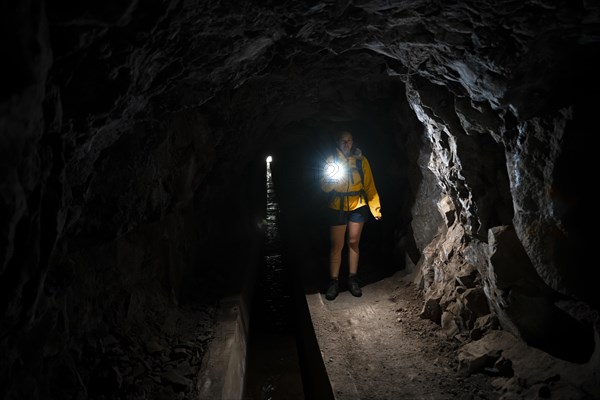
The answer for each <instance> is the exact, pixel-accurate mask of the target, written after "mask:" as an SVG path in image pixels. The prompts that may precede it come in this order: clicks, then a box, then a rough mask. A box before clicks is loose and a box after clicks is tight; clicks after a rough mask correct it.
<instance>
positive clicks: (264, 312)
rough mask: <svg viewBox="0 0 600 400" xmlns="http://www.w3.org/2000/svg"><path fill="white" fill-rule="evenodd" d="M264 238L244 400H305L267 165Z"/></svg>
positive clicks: (288, 287) (251, 323) (276, 206)
mask: <svg viewBox="0 0 600 400" xmlns="http://www.w3.org/2000/svg"><path fill="white" fill-rule="evenodd" d="M266 186H267V196H266V234H265V243H264V249H263V257H262V262H261V263H260V264H261V265H260V266H259V271H258V274H257V283H256V288H255V293H254V298H253V301H252V310H251V318H250V336H249V340H248V354H247V363H246V381H245V385H244V400H277V399H286V400H295V399H304V398H305V396H304V392H303V386H302V374H301V371H300V363H299V358H298V349H297V344H296V333H297V330H296V316H295V314H296V311H295V308H294V300H293V297H292V296H293V294H292V289H291V287H290V286H291V282H290V275H289V271H287V270H286V268H285V265H284V263H283V257H282V246H281V241H280V240H281V239H280V236H279V231H278V227H277V217H278V214H279V205H278V203H277V197H276V194H275V188H274V185H273V177H272V174H271V165H270V162H268V161H267V176H266Z"/></svg>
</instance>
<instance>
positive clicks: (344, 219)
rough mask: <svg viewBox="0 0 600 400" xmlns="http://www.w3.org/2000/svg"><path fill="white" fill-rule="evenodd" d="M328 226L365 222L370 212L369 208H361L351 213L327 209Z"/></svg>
mask: <svg viewBox="0 0 600 400" xmlns="http://www.w3.org/2000/svg"><path fill="white" fill-rule="evenodd" d="M327 212H328V214H327V216H328V222H329V225H346V224H347V223H348V222H366V221H367V219H368V218H369V214H370V213H371V210H369V206H362V207H359V208H357V209H356V210H352V211H340V210H333V209H331V208H330V209H328V210H327Z"/></svg>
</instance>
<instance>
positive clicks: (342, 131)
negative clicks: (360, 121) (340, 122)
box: [335, 129, 354, 141]
mask: <svg viewBox="0 0 600 400" xmlns="http://www.w3.org/2000/svg"><path fill="white" fill-rule="evenodd" d="M345 134H348V135H350V136H352V137H354V135H353V134H352V132H350V131H349V130H348V129H340V130H339V131H337V133H336V134H335V140H336V141H338V140H340V139H341V137H342V136H343V135H345Z"/></svg>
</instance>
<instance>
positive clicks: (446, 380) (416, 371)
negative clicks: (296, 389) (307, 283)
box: [307, 273, 499, 400]
mask: <svg viewBox="0 0 600 400" xmlns="http://www.w3.org/2000/svg"><path fill="white" fill-rule="evenodd" d="M307 301H308V304H309V308H310V312H311V318H312V320H313V325H314V327H315V332H316V335H317V339H318V341H319V346H320V348H321V352H322V356H323V360H324V362H325V366H326V368H327V372H328V374H329V377H330V381H331V384H332V387H333V391H334V394H335V396H336V399H338V400H349V399H352V400H354V399H369V400H376V399H382V400H383V399H385V400H388V399H436V400H438V399H439V400H445V399H465V400H466V399H498V398H499V394H498V393H496V392H495V391H494V389H493V388H492V387H491V386H490V384H489V380H490V379H489V377H487V376H484V375H474V376H471V377H465V378H463V377H461V376H460V375H459V374H458V372H457V366H458V365H457V358H456V350H457V349H458V347H459V346H460V345H461V343H459V342H458V341H456V340H447V339H445V338H444V337H442V336H441V334H440V330H439V326H438V325H436V324H435V323H433V322H431V321H429V320H424V319H421V318H420V317H419V313H420V310H421V307H422V301H421V298H420V296H419V295H418V293H417V291H416V289H415V287H414V285H413V284H412V283H411V278H410V276H403V275H402V274H401V273H396V274H395V275H394V276H392V277H390V278H386V279H383V280H381V281H378V282H375V283H372V284H369V285H366V286H364V287H363V296H362V297H360V298H356V297H353V296H352V295H350V293H349V292H342V293H340V295H339V296H338V298H337V299H335V300H334V301H328V300H326V299H325V297H324V295H322V294H319V293H316V294H309V295H307Z"/></svg>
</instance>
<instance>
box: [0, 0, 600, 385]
mask: <svg viewBox="0 0 600 400" xmlns="http://www.w3.org/2000/svg"><path fill="white" fill-rule="evenodd" d="M2 7H3V8H2V13H1V15H2V17H1V18H2V24H1V26H2V28H1V29H2V32H3V37H9V38H15V40H9V41H4V42H3V46H5V48H6V54H9V55H10V56H9V57H7V61H6V66H7V70H8V73H6V74H4V75H3V76H2V78H1V82H2V93H1V96H2V97H1V98H0V109H1V113H0V118H1V119H0V124H1V125H0V126H1V129H2V134H1V135H0V140H1V146H0V151H1V152H2V153H1V157H0V166H1V169H0V174H1V175H0V176H1V179H2V180H1V184H2V199H1V201H2V210H3V218H2V221H3V227H2V233H1V240H2V243H3V245H2V246H1V248H2V252H1V253H0V254H1V257H2V258H1V259H2V269H1V270H0V286H1V289H2V290H1V293H2V294H1V296H2V297H1V301H0V304H1V306H2V309H3V317H2V324H1V326H2V335H1V338H2V339H1V343H0V346H1V347H0V348H1V349H2V354H3V359H4V361H3V363H2V366H1V368H2V371H1V372H2V376H4V377H5V379H4V380H3V383H2V385H3V389H2V390H3V394H4V393H18V391H20V390H28V391H29V394H30V395H31V396H34V397H35V396H36V393H37V394H38V395H39V394H40V393H46V392H47V391H48V390H50V387H51V385H52V380H53V379H58V378H59V377H57V376H54V375H53V374H54V373H55V371H63V372H60V374H61V377H60V379H66V380H67V381H68V382H70V383H72V384H73V385H74V386H77V381H78V379H80V377H79V378H78V376H77V373H76V371H77V367H75V366H76V365H81V364H84V363H85V362H84V361H85V359H84V357H83V354H84V352H83V351H82V350H81V349H82V348H83V344H82V343H84V342H85V340H84V337H88V336H89V335H90V333H92V332H96V335H97V336H98V338H99V337H101V336H102V337H105V336H106V335H107V334H108V333H109V332H110V331H111V330H112V329H113V328H116V327H122V326H125V325H123V322H124V321H129V322H130V323H131V325H130V326H131V327H132V328H131V329H133V327H135V326H136V324H141V326H148V324H149V323H150V322H149V321H148V319H147V318H151V320H152V321H155V322H156V321H161V320H163V321H167V322H165V323H164V324H163V326H162V327H158V328H157V332H159V331H169V330H171V329H173V328H172V326H173V324H172V323H171V322H169V321H168V320H167V319H168V315H169V313H170V312H171V311H172V310H173V309H174V308H175V307H176V306H177V304H178V302H180V301H182V300H183V299H184V298H187V297H188V296H192V295H197V294H199V293H200V294H201V295H202V296H200V297H205V300H206V299H208V301H210V299H213V298H214V296H213V292H216V293H214V295H215V296H216V295H218V294H222V293H227V292H234V291H236V290H239V289H240V287H241V286H242V285H243V284H244V283H243V281H244V270H243V269H241V270H240V268H241V267H240V263H239V260H238V259H237V258H236V257H237V256H239V255H240V254H243V253H244V252H243V251H241V252H239V253H237V254H232V253H231V252H229V251H228V250H227V249H228V244H230V243H232V242H234V243H238V244H240V246H241V248H242V249H246V250H247V251H248V253H250V254H251V253H252V252H253V251H255V246H256V243H254V242H253V241H252V240H249V239H253V240H256V227H255V224H256V220H255V217H254V216H255V215H256V214H257V212H256V209H257V208H256V207H258V206H257V205H256V204H254V203H252V202H249V203H248V202H245V201H243V200H242V199H241V197H240V193H253V194H252V195H251V196H250V197H251V198H253V199H256V198H259V196H260V194H259V193H254V191H255V190H256V189H255V188H256V187H260V185H254V183H255V182H256V181H255V180H254V178H253V177H252V178H250V179H248V175H246V174H245V173H244V171H245V170H247V169H248V168H249V167H250V166H255V165H256V162H257V161H256V159H257V157H259V155H260V156H262V152H263V150H264V149H265V148H267V147H268V146H269V145H268V143H269V141H271V140H283V141H285V140H286V139H285V137H283V138H282V137H278V133H280V132H285V129H283V128H284V127H285V126H287V124H289V123H290V122H292V121H306V120H310V121H317V122H318V123H321V122H322V121H326V124H327V125H335V123H337V122H340V121H342V122H344V121H348V120H350V119H352V118H355V117H356V115H362V117H363V118H375V117H376V116H377V114H376V113H375V112H374V111H372V110H373V109H374V108H377V107H381V106H382V104H384V105H385V107H387V110H388V111H389V112H388V114H387V115H388V116H389V115H393V116H395V118H396V120H395V123H393V124H390V126H391V127H393V129H394V130H395V133H394V135H395V140H394V142H395V146H397V147H398V149H399V153H400V154H404V155H405V156H406V158H405V159H404V160H402V161H400V162H399V163H398V165H399V167H394V168H392V169H391V171H392V172H393V171H395V172H393V173H391V174H390V175H391V176H395V177H396V178H397V179H400V178H399V177H401V178H402V179H405V180H406V181H407V182H408V185H407V186H406V187H407V188H410V190H407V191H406V194H405V196H406V197H399V201H398V204H394V206H398V207H401V208H403V210H401V211H398V212H397V213H396V215H398V220H397V222H396V223H395V224H392V228H391V229H392V230H396V233H397V232H403V233H405V234H406V233H407V232H408V234H409V235H410V236H411V241H410V242H411V243H412V242H414V243H415V246H414V248H410V247H406V246H404V245H400V247H399V248H400V249H402V250H403V251H405V252H410V257H409V258H411V261H412V262H414V263H417V264H418V265H417V267H418V269H419V271H420V275H419V276H418V278H417V279H418V282H419V283H420V284H421V285H422V287H423V290H424V292H423V293H424V304H425V306H424V310H423V316H425V317H428V318H432V319H434V320H435V321H436V322H438V323H440V324H441V325H442V327H443V328H444V330H445V332H446V333H447V334H448V335H449V336H453V335H471V336H476V335H478V334H480V333H481V332H482V331H483V330H484V329H487V328H489V327H490V326H493V325H494V321H493V318H491V317H490V310H491V312H492V314H493V315H494V316H495V317H496V318H497V319H498V320H499V323H500V324H501V326H502V327H503V328H504V329H507V330H510V331H511V332H513V333H515V334H517V335H518V336H520V337H522V338H523V339H524V340H525V341H527V342H528V343H530V344H533V345H536V346H539V347H541V348H543V349H546V350H548V351H551V352H553V353H555V354H556V355H558V356H561V357H566V358H569V357H571V358H573V359H574V361H584V360H585V359H586V358H588V357H589V355H590V353H591V351H592V347H593V345H592V343H590V340H591V339H590V329H591V328H590V327H591V326H592V325H593V324H594V323H595V324H597V309H598V307H599V303H598V296H597V295H596V291H595V282H597V281H598V277H599V276H598V272H597V270H596V269H595V268H594V263H593V262H591V261H590V260H589V259H588V255H589V254H590V253H592V249H593V244H594V241H593V240H594V236H593V234H592V233H591V227H593V226H595V221H594V217H595V213H594V212H593V210H594V205H593V204H592V199H593V198H594V197H593V195H592V193H591V192H592V188H593V186H594V185H593V181H592V182H590V180H589V179H588V175H589V173H590V171H594V170H595V169H596V168H595V166H594V165H593V160H594V154H593V151H594V150H593V146H591V145H590V143H592V135H593V134H594V133H595V130H594V128H593V126H594V116H595V112H596V105H597V101H596V100H595V98H594V96H595V94H596V93H597V92H598V86H599V85H598V78H597V74H596V72H595V71H597V70H598V62H597V61H596V60H595V57H594V56H595V55H597V54H598V50H599V46H600V45H599V43H600V40H599V39H598V37H600V34H599V21H600V17H599V14H600V12H599V9H598V5H597V4H595V3H593V2H586V1H584V2H577V3H573V4H572V3H568V4H567V2H560V1H557V2H541V1H527V2H520V3H518V4H515V2H511V1H503V2H486V1H484V2H477V3H476V4H475V3H471V2H458V3H452V4H446V5H444V4H441V3H439V4H438V3H433V2H426V1H423V2H421V1H414V2H407V3H397V4H396V3H392V4H389V3H386V4H384V3H383V2H377V1H372V2H366V1H365V2H327V1H325V2H321V3H318V4H315V5H314V6H311V7H305V6H303V5H301V4H296V3H292V2H288V3H286V4H282V5H273V4H270V2H262V3H260V4H259V3H257V4H251V3H249V2H240V3H234V2H223V1H221V2H218V1H215V2H205V3H203V4H202V5H197V4H192V3H186V2H180V1H172V2H160V1H154V2H151V3H144V4H143V5H142V4H141V3H139V2H135V1H133V2H124V3H122V2H119V3H117V2H109V3H104V2H103V3H97V4H91V5H89V6H87V7H84V6H82V5H79V4H74V3H71V4H70V5H69V6H68V7H64V8H59V7H58V6H55V5H50V4H47V3H45V2H42V1H34V0H31V1H26V2H18V3H17V2H14V3H11V4H8V3H7V4H5V5H3V6H2ZM400 97H401V98H402V99H403V100H402V101H400V100H398V98H400ZM367 103H369V104H371V111H369V112H366V113H365V112H364V106H365V104H367ZM393 107H396V108H395V109H393ZM409 107H410V108H409ZM361 110H363V111H361ZM410 110H412V111H410ZM374 116H375V117H374ZM415 117H416V118H415ZM319 121H320V122H319ZM394 173H396V174H399V175H394ZM390 186H393V185H390ZM407 209H409V210H410V212H409V211H407ZM232 225H234V226H235V227H236V229H234V230H229V231H226V230H224V229H223V226H232ZM391 236H392V237H393V238H394V240H395V241H396V243H394V245H398V244H399V242H400V241H401V240H405V238H401V237H399V236H398V235H397V234H396V235H393V234H392V235H391ZM188 283H190V284H192V285H187V284H188ZM207 307H208V306H207ZM207 309H208V308H207ZM146 313H148V315H145V314H146ZM150 314H157V315H159V316H158V317H156V316H154V317H151V316H150ZM534 315H542V316H543V317H540V318H532V316H534ZM157 318H158V319H157ZM126 325H127V324H126ZM127 326H129V325H127ZM557 326H564V327H565V330H564V331H562V330H558V332H557V333H555V334H553V335H550V336H548V335H547V332H548V329H551V328H556V327H557ZM206 329H209V328H208V327H206ZM46 332H49V333H50V334H49V335H47V334H46ZM477 332H479V333H477ZM157 334H158V333H157ZM565 335H566V336H565ZM565 337H569V338H571V339H572V341H571V343H576V342H577V343H583V345H582V346H577V345H574V346H573V347H569V348H568V349H567V350H568V351H567V352H566V353H568V354H566V353H561V351H560V349H559V348H558V345H557V344H558V343H562V342H563V341H564V338H565ZM96 343H98V342H96ZM94 346H96V345H94ZM94 346H92V348H90V349H88V350H86V351H89V352H90V353H91V354H94V352H99V351H101V350H100V349H99V348H97V347H94ZM569 354H570V355H569ZM32 382H42V383H32ZM25 383H27V384H28V385H25ZM23 388H26V389H23ZM40 396H41V395H39V396H38V397H40ZM41 397H43V396H41Z"/></svg>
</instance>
